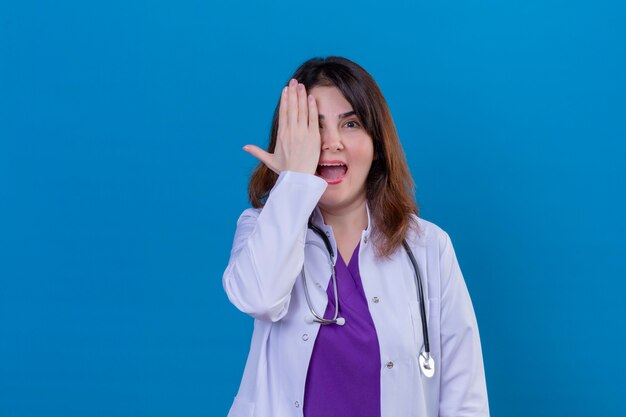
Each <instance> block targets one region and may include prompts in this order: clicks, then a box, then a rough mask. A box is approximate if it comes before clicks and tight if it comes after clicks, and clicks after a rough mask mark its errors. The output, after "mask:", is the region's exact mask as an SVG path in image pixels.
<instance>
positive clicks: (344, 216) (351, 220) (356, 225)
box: [320, 199, 368, 234]
mask: <svg viewBox="0 0 626 417" xmlns="http://www.w3.org/2000/svg"><path fill="white" fill-rule="evenodd" d="M320 211H321V213H322V216H323V217H324V223H326V224H327V225H329V226H331V227H332V228H333V231H334V232H335V233H340V234H344V233H349V232H357V231H358V232H359V233H360V232H361V231H363V230H365V229H367V226H368V224H367V207H366V200H365V199H363V200H360V201H355V202H354V203H353V204H350V205H349V206H346V207H340V208H336V209H327V208H324V207H321V206H320Z"/></svg>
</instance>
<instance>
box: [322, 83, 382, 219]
mask: <svg viewBox="0 0 626 417" xmlns="http://www.w3.org/2000/svg"><path fill="white" fill-rule="evenodd" d="M310 94H312V95H313V97H315V101H316V103H317V109H318V113H319V117H320V135H321V140H322V149H321V153H320V160H319V163H318V166H317V172H316V174H315V175H317V176H319V177H322V178H323V179H325V180H326V182H327V183H328V187H327V188H326V191H325V192H324V195H323V196H322V198H321V199H320V201H319V206H320V209H321V210H323V211H328V212H331V211H332V212H338V211H341V210H342V209H349V208H350V207H353V206H355V205H358V204H361V203H363V202H364V201H365V198H366V194H365V181H366V179H367V174H368V173H369V170H370V167H371V166H372V160H373V159H374V143H373V141H372V138H371V137H370V136H369V134H368V133H367V132H366V131H365V129H364V128H363V124H362V123H361V121H360V120H359V118H358V117H357V116H356V114H354V109H353V108H352V105H350V103H349V102H348V100H346V98H345V97H344V96H343V94H341V91H339V89H338V88H337V87H322V86H318V87H313V89H311V91H310Z"/></svg>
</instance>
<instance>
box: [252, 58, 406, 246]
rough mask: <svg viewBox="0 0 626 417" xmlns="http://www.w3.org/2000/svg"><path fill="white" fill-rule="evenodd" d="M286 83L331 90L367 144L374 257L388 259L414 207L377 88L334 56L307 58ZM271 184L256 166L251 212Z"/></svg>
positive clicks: (352, 64)
mask: <svg viewBox="0 0 626 417" xmlns="http://www.w3.org/2000/svg"><path fill="white" fill-rule="evenodd" d="M291 78H295V79H296V80H298V82H300V83H302V84H304V86H305V87H306V90H307V91H311V89H312V88H313V87H316V86H327V87H330V86H332V87H337V88H338V89H339V91H341V93H342V94H343V96H344V97H345V98H346V100H347V101H348V102H349V103H350V104H351V105H352V108H353V110H354V111H355V113H356V115H357V116H358V118H359V119H360V120H361V122H362V123H363V128H364V129H365V131H366V132H367V133H368V134H369V135H370V137H371V138H372V140H373V142H374V154H375V155H376V158H375V159H374V160H373V161H372V166H371V168H370V171H369V173H368V176H367V180H366V198H367V202H368V206H369V208H370V215H371V217H372V223H373V224H372V226H373V227H372V242H373V243H374V246H375V249H376V250H375V252H376V255H377V256H381V257H385V258H388V257H389V256H391V255H392V254H393V253H394V252H395V251H396V250H397V249H398V248H399V247H400V246H401V245H402V240H403V239H404V238H405V237H406V235H407V233H408V231H409V230H410V229H411V228H412V227H414V228H415V229H417V222H416V217H417V215H418V206H417V203H416V202H415V194H414V182H413V178H412V177H411V173H410V171H409V168H408V165H407V162H406V157H405V155H404V151H403V149H402V145H401V144H400V139H399V137H398V133H397V131H396V127H395V124H394V122H393V119H392V117H391V112H390V111H389V107H388V105H387V102H386V100H385V98H384V96H383V94H382V92H381V91H380V88H379V87H378V84H376V81H374V79H373V78H372V76H371V75H370V74H369V73H368V72H367V71H365V69H363V68H362V67H361V66H359V65H358V64H356V63H355V62H352V61H350V60H349V59H346V58H342V57H338V56H329V57H327V58H312V59H310V60H308V61H306V62H305V63H303V64H302V65H301V66H300V67H299V68H298V69H297V70H296V72H295V73H294V75H293V76H292V77H290V79H291ZM285 85H287V84H285ZM279 106H280V100H279V102H278V104H277V105H276V109H275V110H274V117H273V120H272V128H271V133H270V141H269V146H268V147H267V152H270V153H273V152H274V148H275V146H276V136H277V132H278V114H279ZM277 178H278V175H276V173H274V172H273V171H272V170H270V169H269V168H267V167H266V166H265V165H264V164H263V163H259V165H258V166H257V167H256V168H255V170H254V171H253V173H252V175H251V177H250V182H249V185H248V196H249V198H250V203H251V204H252V206H253V207H256V208H261V207H263V205H264V203H265V200H266V199H267V197H268V195H269V192H270V190H271V189H272V187H273V186H274V184H275V182H276V180H277ZM413 215H415V216H413Z"/></svg>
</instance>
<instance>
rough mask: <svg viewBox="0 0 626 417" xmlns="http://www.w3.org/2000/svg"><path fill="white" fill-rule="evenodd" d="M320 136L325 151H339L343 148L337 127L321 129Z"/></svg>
mask: <svg viewBox="0 0 626 417" xmlns="http://www.w3.org/2000/svg"><path fill="white" fill-rule="evenodd" d="M320 136H321V137H320V139H321V140H322V150H323V151H339V150H342V149H343V143H342V142H341V135H339V132H338V131H337V130H336V129H321V132H320Z"/></svg>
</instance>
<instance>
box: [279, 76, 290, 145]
mask: <svg viewBox="0 0 626 417" xmlns="http://www.w3.org/2000/svg"><path fill="white" fill-rule="evenodd" d="M288 92H289V87H285V88H283V92H282V94H281V95H280V105H279V107H278V133H277V134H278V138H277V139H278V140H280V139H281V138H282V137H283V135H284V134H285V129H286V126H285V125H286V124H287V93H288Z"/></svg>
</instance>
